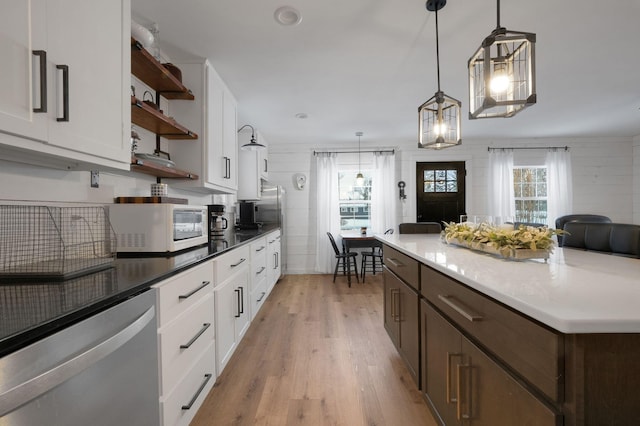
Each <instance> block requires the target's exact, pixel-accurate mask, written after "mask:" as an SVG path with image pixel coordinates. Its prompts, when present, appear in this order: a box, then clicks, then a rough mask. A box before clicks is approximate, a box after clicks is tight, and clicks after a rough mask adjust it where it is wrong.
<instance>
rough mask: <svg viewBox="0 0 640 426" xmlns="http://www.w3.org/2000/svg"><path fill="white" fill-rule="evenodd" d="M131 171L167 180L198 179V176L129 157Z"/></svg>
mask: <svg viewBox="0 0 640 426" xmlns="http://www.w3.org/2000/svg"><path fill="white" fill-rule="evenodd" d="M131 171H134V172H139V173H144V174H147V175H151V176H156V177H160V178H169V179H192V180H196V179H198V175H196V174H193V173H191V172H188V171H185V170H180V169H176V168H174V167H165V166H161V165H159V164H155V163H152V162H150V161H144V160H141V159H139V158H136V157H131Z"/></svg>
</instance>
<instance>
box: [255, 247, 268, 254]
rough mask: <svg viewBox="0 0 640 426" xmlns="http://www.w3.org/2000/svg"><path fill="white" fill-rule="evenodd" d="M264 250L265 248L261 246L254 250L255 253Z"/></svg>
mask: <svg viewBox="0 0 640 426" xmlns="http://www.w3.org/2000/svg"><path fill="white" fill-rule="evenodd" d="M265 248H266V247H265V246H261V247H260V248H259V249H256V253H257V252H259V251H262V250H264V249H265Z"/></svg>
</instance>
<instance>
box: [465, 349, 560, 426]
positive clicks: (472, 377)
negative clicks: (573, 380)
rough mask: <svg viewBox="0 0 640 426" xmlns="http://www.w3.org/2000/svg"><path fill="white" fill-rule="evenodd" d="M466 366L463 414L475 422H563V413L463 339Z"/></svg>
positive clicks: (548, 424) (547, 425)
mask: <svg viewBox="0 0 640 426" xmlns="http://www.w3.org/2000/svg"><path fill="white" fill-rule="evenodd" d="M462 351H463V353H464V354H465V355H467V358H466V362H465V365H468V367H465V366H462V368H459V369H458V372H459V374H460V375H461V377H460V378H459V382H460V383H464V385H463V392H462V395H463V397H462V401H461V414H462V417H463V418H465V419H467V418H468V419H470V423H471V424H473V425H478V426H481V425H487V426H490V425H491V426H494V425H498V424H503V425H516V424H518V425H529V426H534V425H539V426H556V425H558V424H561V416H560V415H559V414H557V413H555V412H554V411H553V410H552V409H550V408H549V407H547V406H546V405H545V404H543V403H542V402H541V401H540V400H539V399H537V398H536V397H535V396H534V395H533V394H531V393H530V392H529V391H528V390H527V389H525V388H524V387H523V386H522V385H520V384H519V383H518V382H516V381H515V380H514V379H513V378H512V377H511V376H510V375H509V374H507V373H506V372H505V371H504V370H503V369H502V368H501V367H500V366H499V365H498V364H496V363H495V362H493V361H492V360H491V359H490V358H489V357H488V356H487V355H485V354H484V353H483V352H481V351H480V349H478V348H477V347H476V346H475V345H474V344H473V343H471V342H470V341H469V340H467V339H466V338H464V337H463V338H462Z"/></svg>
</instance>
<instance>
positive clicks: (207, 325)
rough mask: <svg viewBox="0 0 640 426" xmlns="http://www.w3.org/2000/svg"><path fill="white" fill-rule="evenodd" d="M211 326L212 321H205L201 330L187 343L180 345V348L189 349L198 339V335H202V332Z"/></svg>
mask: <svg viewBox="0 0 640 426" xmlns="http://www.w3.org/2000/svg"><path fill="white" fill-rule="evenodd" d="M209 327H211V323H210V322H205V323H204V324H202V328H201V329H200V331H198V333H196V335H195V336H193V337H192V338H191V340H189V341H188V342H187V343H185V344H184V345H180V349H189V348H190V347H191V345H193V344H194V343H195V342H196V340H198V337H200V336H202V333H204V332H205V331H207V328H209Z"/></svg>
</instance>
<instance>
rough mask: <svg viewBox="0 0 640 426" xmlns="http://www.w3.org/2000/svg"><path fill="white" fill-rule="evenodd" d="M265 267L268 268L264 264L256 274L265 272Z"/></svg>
mask: <svg viewBox="0 0 640 426" xmlns="http://www.w3.org/2000/svg"><path fill="white" fill-rule="evenodd" d="M265 269H267V268H266V267H264V266H263V267H262V268H260V270H259V271H258V272H256V275H260V274H261V273H263V272H264V270H265Z"/></svg>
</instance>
